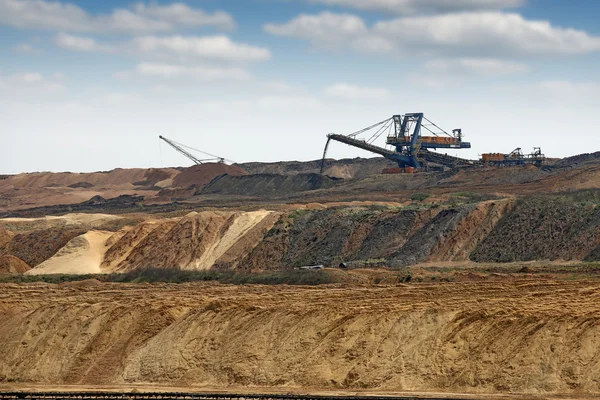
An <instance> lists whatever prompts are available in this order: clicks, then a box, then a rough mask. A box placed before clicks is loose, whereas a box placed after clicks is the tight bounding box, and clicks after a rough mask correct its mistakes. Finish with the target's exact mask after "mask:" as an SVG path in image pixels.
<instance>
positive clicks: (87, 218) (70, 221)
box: [0, 213, 121, 225]
mask: <svg viewBox="0 0 600 400" xmlns="http://www.w3.org/2000/svg"><path fill="white" fill-rule="evenodd" d="M120 218H121V217H120V216H118V215H110V214H85V213H73V214H65V215H61V216H45V217H41V218H2V219H0V222H7V223H11V222H59V223H60V222H63V223H64V224H66V225H79V224H96V223H99V222H104V221H111V220H115V219H120Z"/></svg>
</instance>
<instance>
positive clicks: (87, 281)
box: [58, 279, 102, 288]
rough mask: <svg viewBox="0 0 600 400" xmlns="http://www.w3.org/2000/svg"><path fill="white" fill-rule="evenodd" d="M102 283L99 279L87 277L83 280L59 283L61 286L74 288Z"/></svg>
mask: <svg viewBox="0 0 600 400" xmlns="http://www.w3.org/2000/svg"><path fill="white" fill-rule="evenodd" d="M99 285H102V282H100V281H99V280H98V279H85V280H83V281H74V282H63V283H61V284H59V285H58V286H59V287H72V288H87V287H94V286H99Z"/></svg>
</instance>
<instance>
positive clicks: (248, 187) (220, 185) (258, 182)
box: [198, 174, 336, 198]
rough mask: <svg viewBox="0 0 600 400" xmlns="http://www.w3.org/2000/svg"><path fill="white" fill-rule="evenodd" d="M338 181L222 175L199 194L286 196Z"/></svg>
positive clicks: (301, 176)
mask: <svg viewBox="0 0 600 400" xmlns="http://www.w3.org/2000/svg"><path fill="white" fill-rule="evenodd" d="M335 182H336V179H333V178H330V177H327V176H323V175H320V174H295V175H278V174H255V175H245V176H233V175H222V176H220V177H217V178H215V179H214V180H213V181H212V182H210V183H209V184H208V185H206V186H204V188H202V189H201V190H199V191H198V194H224V195H238V196H256V197H261V198H264V197H270V196H285V195H293V194H294V193H298V192H305V191H309V190H317V189H327V188H330V187H332V186H334V185H335Z"/></svg>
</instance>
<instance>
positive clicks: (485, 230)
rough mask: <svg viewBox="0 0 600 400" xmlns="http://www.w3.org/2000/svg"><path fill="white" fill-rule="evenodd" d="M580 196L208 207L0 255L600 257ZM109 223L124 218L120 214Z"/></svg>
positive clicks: (149, 260) (298, 262)
mask: <svg viewBox="0 0 600 400" xmlns="http://www.w3.org/2000/svg"><path fill="white" fill-rule="evenodd" d="M572 196H574V195H572ZM581 196H584V198H581V199H578V198H574V197H568V196H542V197H527V198H521V199H516V198H512V197H511V198H503V199H494V200H487V201H479V202H476V201H473V202H465V203H462V204H443V205H441V206H439V205H436V204H433V205H431V204H424V203H421V204H418V205H414V204H413V205H411V206H404V207H403V206H398V205H395V206H393V205H358V206H351V205H341V206H324V205H319V207H316V206H315V207H305V208H298V209H293V210H291V211H268V210H258V211H231V210H229V211H225V210H221V211H201V212H192V213H189V214H188V215H186V216H184V217H178V218H153V219H147V220H144V221H142V222H138V221H135V224H132V225H128V226H124V227H122V228H121V229H119V230H118V231H116V232H110V231H106V230H104V231H103V230H91V231H86V230H84V228H83V227H81V226H77V225H74V226H73V225H68V226H66V227H64V228H63V227H53V228H50V229H48V228H44V229H39V230H33V231H31V232H26V233H19V234H14V233H11V232H7V233H6V234H5V235H4V236H5V238H6V239H5V243H4V244H3V245H2V246H1V247H0V256H5V255H13V256H15V257H18V258H20V259H22V260H23V261H25V263H27V264H28V265H30V266H31V267H35V268H33V269H31V270H30V271H28V272H27V273H28V274H41V273H49V272H50V273H113V272H128V271H132V270H135V269H137V268H145V267H154V268H180V269H184V270H207V269H225V270H230V269H234V270H253V271H265V270H281V269H291V268H294V267H299V266H305V265H318V264H323V265H326V266H334V267H335V266H337V265H338V264H339V263H341V262H345V263H348V262H349V263H356V264H357V265H362V266H367V265H386V266H390V267H402V266H408V265H414V264H420V263H431V262H465V261H469V260H472V261H476V262H482V263H494V262H512V261H532V260H586V261H594V260H600V207H599V206H598V203H597V200H594V199H595V198H588V197H589V196H591V195H590V194H589V193H588V194H581ZM585 196H587V197H585ZM116 218H118V217H116ZM23 223H29V222H23ZM111 223H113V224H117V225H116V226H120V225H118V219H117V221H116V222H111ZM88 229H89V228H88ZM77 235H80V236H77ZM83 239H85V240H83ZM92 239H93V240H92ZM65 256H68V257H67V258H68V261H69V262H65V260H66V259H67V258H65ZM61 257H62V258H61ZM92 264H93V265H92ZM61 266H64V268H62V269H61ZM67 266H68V268H67ZM78 266H79V267H80V268H79V267H78ZM78 268H79V269H80V271H78Z"/></svg>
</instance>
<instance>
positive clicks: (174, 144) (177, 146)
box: [158, 136, 234, 164]
mask: <svg viewBox="0 0 600 400" xmlns="http://www.w3.org/2000/svg"><path fill="white" fill-rule="evenodd" d="M158 138H159V139H161V140H163V141H164V142H166V143H167V144H168V145H169V146H171V147H172V148H174V149H175V150H177V151H178V152H179V153H181V154H183V155H184V156H186V157H187V158H189V159H190V160H192V161H193V162H194V163H195V164H204V163H207V162H217V163H221V164H224V163H225V162H226V161H227V162H230V163H234V161H231V160H228V159H226V158H223V157H219V156H215V155H214V154H210V153H207V152H205V151H202V150H198V149H194V148H193V147H190V146H186V145H185V144H183V143H178V142H176V141H174V140H171V139H167V138H166V137H164V136H159V137H158ZM185 149H189V150H193V151H196V152H198V153H202V154H204V155H205V156H209V157H211V158H203V159H200V158H198V157H196V156H195V155H193V154H192V153H190V152H189V151H187V150H185Z"/></svg>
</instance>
